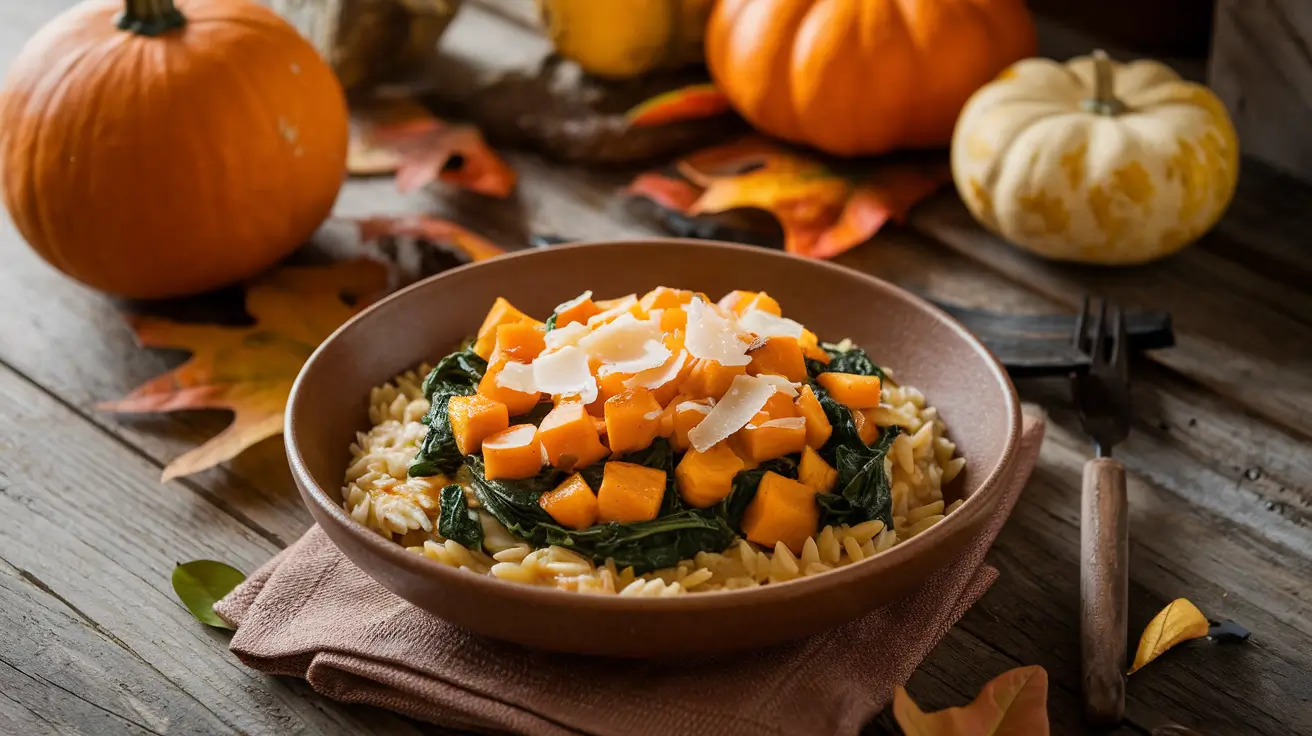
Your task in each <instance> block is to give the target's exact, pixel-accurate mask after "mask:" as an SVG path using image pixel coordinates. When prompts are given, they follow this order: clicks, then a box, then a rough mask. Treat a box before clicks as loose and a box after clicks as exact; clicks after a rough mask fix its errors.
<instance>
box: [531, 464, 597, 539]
mask: <svg viewBox="0 0 1312 736" xmlns="http://www.w3.org/2000/svg"><path fill="white" fill-rule="evenodd" d="M538 505H539V506H541V507H542V510H543V511H546V512H547V514H548V515H550V516H551V518H553V519H555V520H556V523H557V524H560V525H561V526H563V527H565V528H567V529H574V530H575V531H582V530H584V529H587V528H588V527H590V526H592V525H593V524H596V523H597V496H596V494H594V493H593V492H592V488H590V487H589V486H588V482H587V481H586V480H583V476H582V475H580V474H578V473H575V474H574V475H571V476H570V477H568V478H566V479H565V482H564V483H561V484H560V485H558V486H556V487H555V489H553V490H550V491H547V492H546V493H544V494H542V495H541V496H538Z"/></svg>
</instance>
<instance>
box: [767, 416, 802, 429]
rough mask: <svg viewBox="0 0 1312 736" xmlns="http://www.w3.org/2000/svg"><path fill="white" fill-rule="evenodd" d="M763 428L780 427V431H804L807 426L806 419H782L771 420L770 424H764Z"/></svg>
mask: <svg viewBox="0 0 1312 736" xmlns="http://www.w3.org/2000/svg"><path fill="white" fill-rule="evenodd" d="M760 426H762V427H778V428H780V429H802V428H803V427H805V426H806V418H805V417H783V418H780V419H771V420H770V421H768V422H762V423H761V425H760Z"/></svg>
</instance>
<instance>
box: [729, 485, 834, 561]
mask: <svg viewBox="0 0 1312 736" xmlns="http://www.w3.org/2000/svg"><path fill="white" fill-rule="evenodd" d="M819 524H820V508H819V507H818V506H817V505H816V502H815V490H814V489H812V488H811V487H810V486H807V485H805V484H803V483H801V482H800V481H795V480H793V479H792V478H785V477H784V476H782V475H779V474H778V473H775V472H773V471H771V472H767V473H766V474H765V475H764V476H763V477H762V478H761V485H760V486H758V487H757V489H756V498H754V499H752V502H751V504H749V505H748V506H747V511H746V512H744V513H743V521H742V525H743V534H745V535H746V536H747V539H748V541H751V542H755V543H757V544H759V545H762V546H764V547H771V548H772V547H774V546H775V544H776V543H777V542H783V543H784V546H786V547H788V549H790V550H792V552H793V554H801V553H802V545H803V544H805V543H806V540H807V537H810V536H811V535H813V534H815V529H816V526H818V525H819Z"/></svg>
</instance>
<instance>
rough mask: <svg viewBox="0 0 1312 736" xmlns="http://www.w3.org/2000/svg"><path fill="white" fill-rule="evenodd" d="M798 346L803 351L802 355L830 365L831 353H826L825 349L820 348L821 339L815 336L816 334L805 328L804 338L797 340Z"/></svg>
mask: <svg viewBox="0 0 1312 736" xmlns="http://www.w3.org/2000/svg"><path fill="white" fill-rule="evenodd" d="M797 345H798V347H800V348H801V349H802V355H805V356H806V357H808V358H810V359H811V360H818V361H820V362H821V363H824V364H825V365H829V361H830V360H831V358H830V357H829V353H826V352H825V350H824V348H822V347H820V339H819V338H817V337H816V336H815V333H814V332H812V331H810V330H808V329H805V328H803V329H802V336H801V337H799V338H798V339H797Z"/></svg>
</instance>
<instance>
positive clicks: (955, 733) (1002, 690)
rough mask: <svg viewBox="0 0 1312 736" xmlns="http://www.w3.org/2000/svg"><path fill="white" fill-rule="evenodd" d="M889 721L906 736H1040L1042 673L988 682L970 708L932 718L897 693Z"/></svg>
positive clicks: (1017, 673) (1044, 715)
mask: <svg viewBox="0 0 1312 736" xmlns="http://www.w3.org/2000/svg"><path fill="white" fill-rule="evenodd" d="M893 717H894V718H896V719H897V724H898V725H899V726H901V727H902V731H903V732H904V733H905V734H906V736H1046V734H1047V733H1048V672H1047V670H1045V669H1043V668H1042V667H1038V666H1030V667H1017V668H1016V669H1014V670H1009V671H1007V672H1004V673H1002V674H1001V675H998V676H997V677H995V678H993V679H992V680H990V681H989V683H988V684H987V685H985V686H984V687H983V689H981V690H980V691H979V695H977V696H976V697H975V699H974V700H972V701H971V702H970V705H965V706H961V707H958V708H948V709H947V710H940V711H937V712H934V713H926V712H924V711H922V710H921V709H920V706H918V705H916V703H915V701H914V700H912V699H911V696H910V695H908V694H907V690H906V688H904V687H898V689H897V691H896V692H895V693H893Z"/></svg>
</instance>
